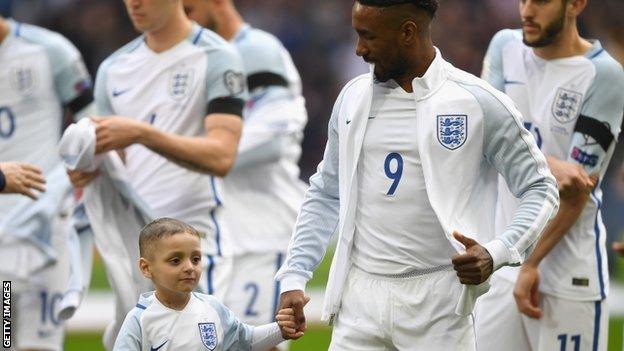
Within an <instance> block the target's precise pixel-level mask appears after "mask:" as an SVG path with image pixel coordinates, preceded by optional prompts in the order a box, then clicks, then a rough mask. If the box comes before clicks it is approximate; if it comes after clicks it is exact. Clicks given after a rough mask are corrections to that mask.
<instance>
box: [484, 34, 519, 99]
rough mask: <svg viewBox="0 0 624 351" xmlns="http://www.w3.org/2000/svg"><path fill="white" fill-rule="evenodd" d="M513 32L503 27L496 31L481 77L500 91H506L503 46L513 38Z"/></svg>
mask: <svg viewBox="0 0 624 351" xmlns="http://www.w3.org/2000/svg"><path fill="white" fill-rule="evenodd" d="M513 35H514V34H513V32H512V31H511V30H509V29H503V30H501V31H499V32H498V33H496V35H494V37H493V38H492V41H490V45H489V46H488V49H487V52H486V54H485V57H484V58H483V69H482V71H481V78H482V79H484V80H485V81H487V82H488V83H490V84H491V85H492V86H493V87H495V88H496V89H498V90H500V91H505V76H504V72H503V46H504V45H505V44H506V43H507V42H508V41H509V40H510V39H512V38H513Z"/></svg>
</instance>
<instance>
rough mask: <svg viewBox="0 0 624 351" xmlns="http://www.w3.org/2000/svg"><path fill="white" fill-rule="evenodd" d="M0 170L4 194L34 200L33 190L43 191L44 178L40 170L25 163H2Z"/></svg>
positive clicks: (35, 197)
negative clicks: (0, 171)
mask: <svg viewBox="0 0 624 351" xmlns="http://www.w3.org/2000/svg"><path fill="white" fill-rule="evenodd" d="M0 170H2V173H4V177H5V179H6V185H5V187H4V189H3V190H2V192H3V193H6V194H22V195H26V196H28V197H29V198H31V199H33V200H36V199H37V195H35V193H33V189H34V190H39V191H42V192H43V191H45V186H44V185H45V178H44V177H43V173H42V172H41V169H40V168H39V167H37V166H33V165H30V164H27V163H21V162H3V163H0Z"/></svg>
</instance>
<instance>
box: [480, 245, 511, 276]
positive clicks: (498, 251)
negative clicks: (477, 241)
mask: <svg viewBox="0 0 624 351" xmlns="http://www.w3.org/2000/svg"><path fill="white" fill-rule="evenodd" d="M483 247H484V248H485V249H486V250H487V251H488V253H489V254H490V256H492V262H493V266H494V270H495V271H496V270H497V269H499V268H501V267H502V266H506V265H509V264H510V261H511V253H510V252H509V249H508V248H507V246H506V245H505V243H503V242H502V241H501V240H499V239H494V240H492V241H490V242H488V243H485V244H483Z"/></svg>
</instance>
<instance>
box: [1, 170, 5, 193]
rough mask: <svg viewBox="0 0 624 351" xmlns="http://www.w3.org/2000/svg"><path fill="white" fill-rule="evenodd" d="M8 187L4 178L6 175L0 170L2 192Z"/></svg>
mask: <svg viewBox="0 0 624 351" xmlns="http://www.w3.org/2000/svg"><path fill="white" fill-rule="evenodd" d="M5 187H6V178H5V177H4V173H2V170H0V191H3V190H4V188H5Z"/></svg>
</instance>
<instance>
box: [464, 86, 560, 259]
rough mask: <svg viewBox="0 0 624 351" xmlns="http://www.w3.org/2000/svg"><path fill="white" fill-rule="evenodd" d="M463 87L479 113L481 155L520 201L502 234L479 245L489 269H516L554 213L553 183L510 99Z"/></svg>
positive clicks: (544, 159) (540, 154) (542, 159)
mask: <svg viewBox="0 0 624 351" xmlns="http://www.w3.org/2000/svg"><path fill="white" fill-rule="evenodd" d="M464 87H465V88H466V89H467V90H468V91H470V92H471V93H472V94H473V95H474V96H475V98H476V99H477V100H478V101H479V103H480V105H481V107H482V109H483V113H484V117H483V120H484V145H483V152H484V156H485V158H486V160H487V162H488V163H490V164H491V165H492V166H493V167H494V168H495V169H496V170H497V172H498V173H499V174H500V175H502V177H503V178H504V179H505V181H506V183H507V186H508V187H509V190H510V191H511V192H512V193H513V194H514V196H515V197H516V198H518V199H519V200H520V202H519V206H518V208H517V210H516V212H515V213H514V215H513V217H512V220H511V222H510V224H509V225H508V226H507V228H506V229H505V230H504V232H503V233H499V234H498V235H497V238H496V239H494V240H493V241H491V242H488V243H485V244H483V246H484V247H485V248H486V249H487V250H488V252H489V253H490V255H491V256H492V260H493V263H494V269H498V268H500V267H502V266H504V265H520V264H521V263H522V261H523V256H522V253H524V252H525V251H526V250H527V248H529V247H530V246H531V245H532V244H533V243H534V242H535V241H536V240H537V239H538V238H539V235H540V233H541V232H542V231H543V230H544V228H545V227H546V224H547V223H548V221H549V220H550V219H551V218H552V216H554V214H555V213H556V212H557V209H558V204H559V195H558V194H559V193H558V190H557V183H556V181H555V178H554V177H553V176H552V174H551V173H550V171H549V169H548V164H547V163H546V158H545V157H544V155H543V154H542V153H541V152H540V151H539V149H538V147H537V145H536V143H535V140H534V139H533V137H531V135H530V133H529V132H528V131H527V130H526V129H525V128H524V127H523V126H522V121H521V119H522V117H521V115H520V112H519V111H518V110H517V109H515V107H514V105H513V102H512V101H511V99H509V97H507V96H506V95H504V94H502V93H499V94H497V95H494V94H493V92H490V91H488V90H486V89H485V88H482V87H476V86H464Z"/></svg>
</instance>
